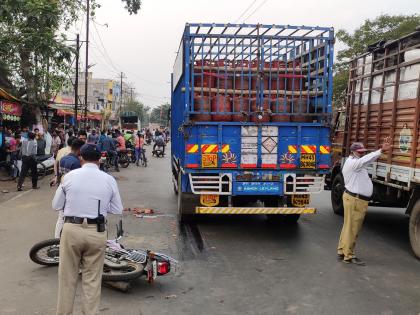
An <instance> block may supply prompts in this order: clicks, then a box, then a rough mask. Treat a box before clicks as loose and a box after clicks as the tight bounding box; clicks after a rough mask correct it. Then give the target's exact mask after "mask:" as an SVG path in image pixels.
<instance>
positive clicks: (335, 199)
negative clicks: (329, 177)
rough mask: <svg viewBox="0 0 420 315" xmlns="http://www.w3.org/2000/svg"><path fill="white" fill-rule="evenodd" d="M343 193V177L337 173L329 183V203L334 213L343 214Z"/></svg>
mask: <svg viewBox="0 0 420 315" xmlns="http://www.w3.org/2000/svg"><path fill="white" fill-rule="evenodd" d="M343 194H344V178H343V175H341V174H337V175H336V176H335V177H334V179H333V182H332V185H331V205H332V208H333V211H334V213H335V214H338V215H343V214H344V205H343Z"/></svg>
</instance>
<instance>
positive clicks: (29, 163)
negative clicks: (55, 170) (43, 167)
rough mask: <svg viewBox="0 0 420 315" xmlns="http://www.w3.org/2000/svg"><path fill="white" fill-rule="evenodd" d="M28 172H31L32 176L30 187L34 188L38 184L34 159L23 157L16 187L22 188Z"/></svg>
mask: <svg viewBox="0 0 420 315" xmlns="http://www.w3.org/2000/svg"><path fill="white" fill-rule="evenodd" d="M29 170H31V175H32V187H36V186H37V184H38V168H37V162H36V160H35V158H34V157H32V156H26V155H24V156H22V169H21V171H20V175H19V180H18V187H22V184H23V182H24V181H25V177H26V175H28V171H29Z"/></svg>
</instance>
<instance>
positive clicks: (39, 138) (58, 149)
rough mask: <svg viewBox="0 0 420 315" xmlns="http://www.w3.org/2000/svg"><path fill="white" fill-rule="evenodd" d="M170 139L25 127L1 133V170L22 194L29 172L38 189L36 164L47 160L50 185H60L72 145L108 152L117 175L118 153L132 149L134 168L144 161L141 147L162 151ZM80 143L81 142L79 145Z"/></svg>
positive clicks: (146, 132) (163, 134)
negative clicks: (64, 163)
mask: <svg viewBox="0 0 420 315" xmlns="http://www.w3.org/2000/svg"><path fill="white" fill-rule="evenodd" d="M168 139H169V131H168V130H167V129H154V130H150V129H147V128H144V129H141V130H139V131H134V130H119V129H115V128H111V129H108V130H99V128H91V127H89V126H88V127H87V128H86V129H76V128H74V127H73V126H68V127H67V128H64V126H63V125H59V126H58V127H57V128H54V129H52V130H40V128H33V129H32V130H30V129H29V128H28V127H23V128H16V129H14V130H12V129H5V130H4V131H3V140H2V145H1V146H0V148H1V149H0V150H1V152H0V163H1V164H0V165H1V166H4V167H5V168H6V170H7V172H8V173H9V176H10V179H12V180H15V181H17V189H18V190H22V187H23V183H24V179H25V177H26V176H27V175H28V172H29V171H31V177H32V188H33V189H37V188H38V172H37V164H38V162H40V161H45V160H46V159H51V160H53V161H54V162H53V165H54V167H53V169H54V177H53V179H52V180H51V185H55V184H57V183H59V180H60V177H61V176H62V175H63V174H65V173H66V170H65V169H66V166H64V168H63V167H62V166H61V161H62V159H63V158H64V157H65V156H67V155H69V156H72V154H73V155H74V154H75V152H73V151H72V143H73V142H75V141H76V140H78V142H77V143H79V145H80V143H81V142H82V143H88V144H95V145H96V146H97V147H98V150H99V151H101V152H107V154H108V156H109V157H110V159H111V161H112V165H113V166H114V167H115V170H116V171H119V165H118V152H119V151H122V150H127V149H132V151H133V153H134V155H135V161H136V165H137V166H138V165H139V161H140V160H141V159H145V155H144V145H145V144H146V143H147V144H150V143H151V142H152V141H154V142H155V144H154V147H153V150H155V149H156V146H159V147H162V148H163V150H164V147H165V145H166V142H167V141H168ZM80 141H81V142H80Z"/></svg>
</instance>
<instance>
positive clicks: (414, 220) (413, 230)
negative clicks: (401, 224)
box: [408, 200, 420, 259]
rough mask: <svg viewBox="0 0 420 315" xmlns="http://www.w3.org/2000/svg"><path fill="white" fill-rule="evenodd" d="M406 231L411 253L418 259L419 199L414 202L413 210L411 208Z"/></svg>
mask: <svg viewBox="0 0 420 315" xmlns="http://www.w3.org/2000/svg"><path fill="white" fill-rule="evenodd" d="M408 232H409V235H410V243H411V248H412V250H413V253H414V255H415V256H416V257H417V258H418V259H420V200H418V201H417V202H416V204H415V205H414V207H413V210H411V213H410V223H409V225H408Z"/></svg>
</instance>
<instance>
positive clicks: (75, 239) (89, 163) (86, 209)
mask: <svg viewBox="0 0 420 315" xmlns="http://www.w3.org/2000/svg"><path fill="white" fill-rule="evenodd" d="M80 152H81V156H82V168H79V169H77V170H74V171H71V172H69V173H68V174H66V176H65V177H63V180H62V183H61V184H60V186H59V187H58V188H57V191H56V193H55V196H54V199H53V202H52V207H53V209H63V210H64V221H65V223H64V226H63V230H62V233H61V239H60V264H59V268H58V302H57V315H67V314H73V306H74V299H75V295H76V288H77V282H78V277H79V267H80V266H81V268H82V292H83V297H82V313H83V314H85V315H93V314H97V313H98V311H99V303H100V296H101V281H102V271H103V264H104V255H105V247H106V236H107V235H106V226H105V218H106V215H107V212H109V213H113V214H121V213H122V209H123V206H122V203H121V198H120V193H119V191H118V186H117V182H116V181H115V179H114V178H113V177H112V176H110V175H108V174H106V173H105V172H102V171H100V170H99V167H98V165H99V159H100V157H101V153H100V151H99V150H98V149H97V148H96V146H94V145H90V144H85V145H83V147H82V148H81V150H80ZM102 222H103V223H102Z"/></svg>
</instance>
